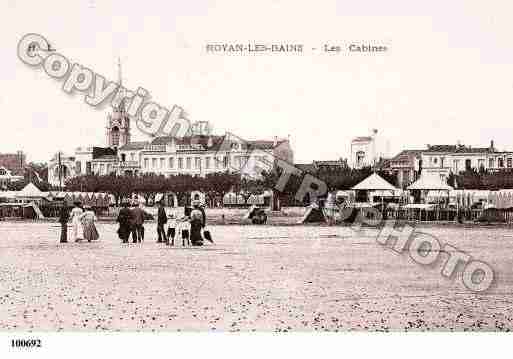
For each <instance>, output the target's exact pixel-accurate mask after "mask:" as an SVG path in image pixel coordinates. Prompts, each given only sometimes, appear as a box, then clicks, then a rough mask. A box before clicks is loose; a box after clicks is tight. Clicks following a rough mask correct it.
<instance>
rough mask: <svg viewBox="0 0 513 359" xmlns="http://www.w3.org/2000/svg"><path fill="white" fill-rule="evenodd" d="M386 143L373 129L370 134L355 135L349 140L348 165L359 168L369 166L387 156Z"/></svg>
mask: <svg viewBox="0 0 513 359" xmlns="http://www.w3.org/2000/svg"><path fill="white" fill-rule="evenodd" d="M387 147H388V143H387V142H386V141H385V139H384V138H382V137H381V136H378V130H376V129H373V130H372V131H371V134H370V136H361V137H355V138H353V140H352V141H351V157H350V165H351V167H353V168H356V169H360V168H363V167H371V166H374V165H375V164H376V163H378V162H379V161H380V160H381V159H384V158H387V156H388V148H387Z"/></svg>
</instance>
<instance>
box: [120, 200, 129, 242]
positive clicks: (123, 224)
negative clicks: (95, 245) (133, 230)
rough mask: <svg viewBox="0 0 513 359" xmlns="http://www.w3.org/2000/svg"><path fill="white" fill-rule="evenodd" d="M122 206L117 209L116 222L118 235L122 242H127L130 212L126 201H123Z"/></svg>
mask: <svg viewBox="0 0 513 359" xmlns="http://www.w3.org/2000/svg"><path fill="white" fill-rule="evenodd" d="M121 206H122V208H121V209H120V210H119V214H118V218H117V222H118V223H119V229H118V236H119V239H121V242H122V243H128V237H129V236H130V219H131V217H132V213H131V212H130V209H129V208H128V202H123V204H122V205H121Z"/></svg>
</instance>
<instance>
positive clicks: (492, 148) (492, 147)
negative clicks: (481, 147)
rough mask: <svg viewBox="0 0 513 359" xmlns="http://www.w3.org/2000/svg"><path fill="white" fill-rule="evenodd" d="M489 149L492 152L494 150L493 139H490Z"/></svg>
mask: <svg viewBox="0 0 513 359" xmlns="http://www.w3.org/2000/svg"><path fill="white" fill-rule="evenodd" d="M490 150H491V151H492V152H494V151H495V146H494V143H493V140H491V141H490Z"/></svg>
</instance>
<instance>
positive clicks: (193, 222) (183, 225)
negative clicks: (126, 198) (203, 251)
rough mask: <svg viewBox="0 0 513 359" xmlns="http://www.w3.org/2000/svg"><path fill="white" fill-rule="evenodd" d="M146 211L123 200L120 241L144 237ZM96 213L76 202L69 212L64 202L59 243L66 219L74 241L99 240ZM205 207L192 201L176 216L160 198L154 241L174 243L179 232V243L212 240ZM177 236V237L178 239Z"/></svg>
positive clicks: (65, 231)
mask: <svg viewBox="0 0 513 359" xmlns="http://www.w3.org/2000/svg"><path fill="white" fill-rule="evenodd" d="M146 216H148V214H147V213H146V212H145V211H144V210H143V209H142V208H141V206H140V205H138V204H137V203H135V204H133V205H132V208H129V204H128V202H124V203H123V204H122V208H121V210H120V211H119V214H118V217H117V222H118V223H119V228H118V231H117V233H118V236H119V238H120V239H121V241H122V243H128V242H129V239H130V236H131V237H132V243H141V242H142V241H144V235H145V233H144V222H145V217H146ZM96 221H97V217H96V215H95V213H94V211H93V209H92V208H91V207H90V206H84V207H82V205H81V203H79V202H75V203H74V207H73V209H72V210H71V213H70V212H69V211H68V209H67V208H66V206H63V207H62V209H61V213H60V216H59V222H60V223H61V240H60V241H61V243H66V242H67V241H68V223H69V222H71V239H72V240H73V241H75V242H79V241H81V240H87V241H88V242H91V241H95V240H98V239H99V237H100V235H99V233H98V230H97V229H96V225H95V222H96ZM205 227H206V215H205V210H204V209H203V207H201V205H200V201H199V200H194V201H193V202H192V207H185V213H184V216H183V217H181V218H177V217H176V216H175V215H174V214H169V215H168V214H167V213H166V209H165V208H164V203H163V202H159V204H158V211H157V242H158V243H165V244H166V245H171V246H174V245H175V239H176V237H177V236H181V239H182V245H183V246H185V245H186V244H188V245H192V246H202V245H203V242H204V239H205V240H207V241H210V242H211V243H214V242H213V240H212V236H211V234H210V231H208V230H206V229H205ZM178 240H179V239H177V241H178Z"/></svg>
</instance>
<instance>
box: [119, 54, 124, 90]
mask: <svg viewBox="0 0 513 359" xmlns="http://www.w3.org/2000/svg"><path fill="white" fill-rule="evenodd" d="M118 84H119V86H120V87H121V86H122V85H123V76H122V74H121V57H119V56H118Z"/></svg>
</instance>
